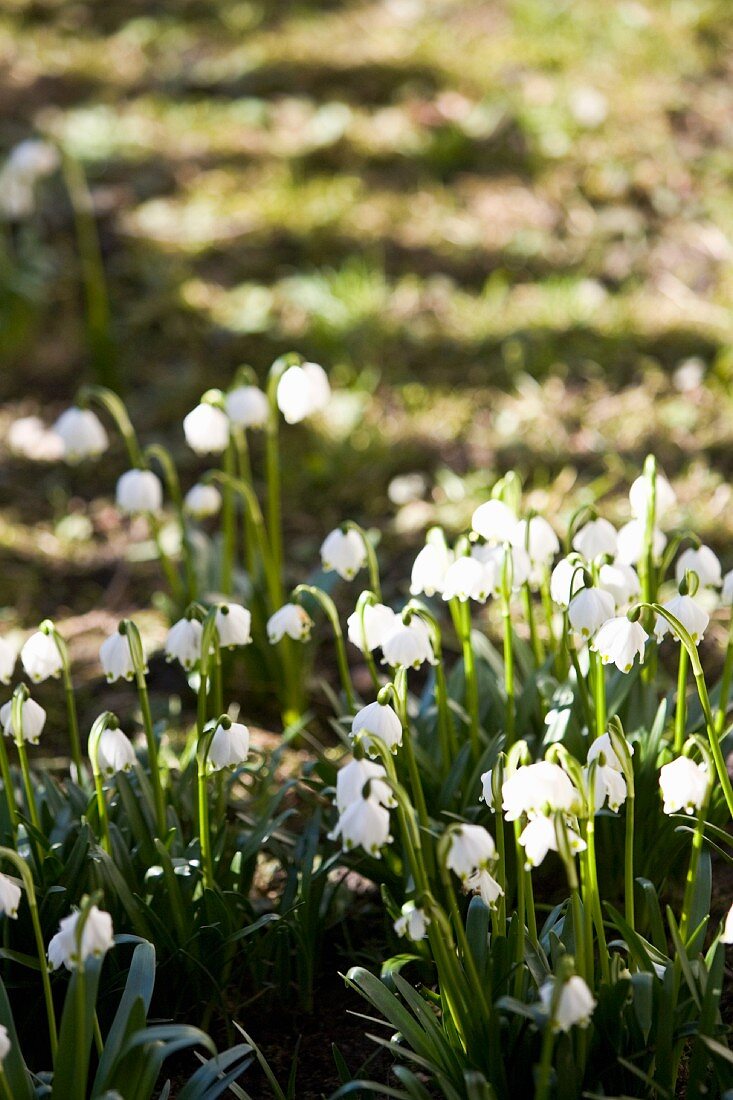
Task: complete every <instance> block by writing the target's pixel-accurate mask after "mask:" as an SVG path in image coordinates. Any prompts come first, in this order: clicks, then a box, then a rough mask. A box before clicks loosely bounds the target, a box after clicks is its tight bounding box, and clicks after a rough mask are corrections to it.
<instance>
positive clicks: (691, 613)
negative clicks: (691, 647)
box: [654, 595, 710, 645]
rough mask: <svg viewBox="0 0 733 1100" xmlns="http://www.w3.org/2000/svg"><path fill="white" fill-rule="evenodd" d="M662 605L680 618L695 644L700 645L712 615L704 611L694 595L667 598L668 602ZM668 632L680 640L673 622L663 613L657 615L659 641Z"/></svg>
mask: <svg viewBox="0 0 733 1100" xmlns="http://www.w3.org/2000/svg"><path fill="white" fill-rule="evenodd" d="M662 607H663V608H664V609H665V611H669V613H670V615H674V617H675V619H679V621H680V623H681V624H682V626H683V627H684V628H685V630H686V631H687V633H688V634H689V635H690V637H691V638H692V640H693V642H694V643H695V645H699V644H700V642H701V641H702V639H703V635H704V634H705V631H706V630H707V627H708V623H709V622H710V616H709V615H708V614H707V612H705V611H703V609H702V608H701V607H700V605H699V603H696V601H695V600H693V598H692V596H682V595H678V596H674V597H673V599H671V600H667V602H666V603H664V604H662ZM668 632H669V633H670V634H671V635H672V637H673V638H675V639H676V640H677V641H679V637H678V635H677V631H676V630H675V628H674V627H673V626H672V625H671V623H669V622H668V621H667V620H666V619H665V618H664V616H663V615H657V618H656V621H655V623H654V636H655V637H656V639H657V641H658V642H661V640H662V638H663V637H664V636H665V634H667V633H668Z"/></svg>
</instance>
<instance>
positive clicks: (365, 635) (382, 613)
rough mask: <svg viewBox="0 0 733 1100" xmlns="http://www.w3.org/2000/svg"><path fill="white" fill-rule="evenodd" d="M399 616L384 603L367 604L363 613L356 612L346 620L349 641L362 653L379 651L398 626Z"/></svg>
mask: <svg viewBox="0 0 733 1100" xmlns="http://www.w3.org/2000/svg"><path fill="white" fill-rule="evenodd" d="M398 618H399V616H398V615H396V614H395V612H394V611H393V610H392V608H391V607H387V606H386V605H385V604H383V603H375V604H367V605H366V607H365V608H364V611H363V619H364V628H363V630H362V612H361V611H354V612H353V613H352V614H351V615H349V617H348V619H347V620H346V628H347V632H348V637H349V641H350V642H351V644H352V645H355V646H356V648H357V649H360V650H361V651H362V653H364V652H366V651H368V652H369V653H372V652H373V651H374V650H375V649H378V648H379V647H380V646H381V645H382V644H383V643H384V639H385V638H387V637H388V636H389V635H390V634H392V633H393V631H394V630H395V629H396V628H397V626H398Z"/></svg>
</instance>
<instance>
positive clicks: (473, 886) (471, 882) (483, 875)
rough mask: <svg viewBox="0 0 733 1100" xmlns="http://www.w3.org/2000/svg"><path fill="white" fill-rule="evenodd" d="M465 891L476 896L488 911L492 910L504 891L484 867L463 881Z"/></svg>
mask: <svg viewBox="0 0 733 1100" xmlns="http://www.w3.org/2000/svg"><path fill="white" fill-rule="evenodd" d="M465 887H466V889H467V890H471V891H472V892H473V893H474V894H478V895H479V897H480V898H481V900H482V902H483V903H484V905H485V906H486V907H487V908H488V909H494V908H495V906H496V903H497V902H498V900H499V898H501V897H503V896H504V891H503V889H502V888H501V886H500V885H499V883H498V882H497V881H496V879H495V878H493V877H492V876H491V875H490V874H489V872H488V871H487V870H486V868H485V867H479V868H478V869H477V870H476V871H474V872H473V874H472V875H469V876H468V878H467V879H466V881H465Z"/></svg>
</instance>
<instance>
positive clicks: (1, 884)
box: [0, 875, 21, 920]
mask: <svg viewBox="0 0 733 1100" xmlns="http://www.w3.org/2000/svg"><path fill="white" fill-rule="evenodd" d="M20 895H21V889H20V886H18V884H17V882H13V880H12V879H11V878H8V876H7V875H0V914H2V915H3V916H5V917H12V919H13V920H16V919H17V917H18V906H19V905H20Z"/></svg>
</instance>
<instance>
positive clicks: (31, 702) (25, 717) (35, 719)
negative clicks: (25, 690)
mask: <svg viewBox="0 0 733 1100" xmlns="http://www.w3.org/2000/svg"><path fill="white" fill-rule="evenodd" d="M20 721H21V725H22V727H23V729H22V732H23V740H24V741H26V742H27V743H28V744H29V745H37V744H38V739H39V737H40V736H41V734H42V733H43V727H44V726H45V724H46V712H45V710H44V709H43V707H42V706H41V705H40V703H37V702H36V701H35V699H30V698H29V699H24V700H23V702H22V704H21V711H20ZM0 724H1V725H2V727H3V733H4V734H5V736H6V737H15V730H14V728H13V703H12V700H10V701H9V702H7V703H5V704H4V705H3V706H2V707H0Z"/></svg>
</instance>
